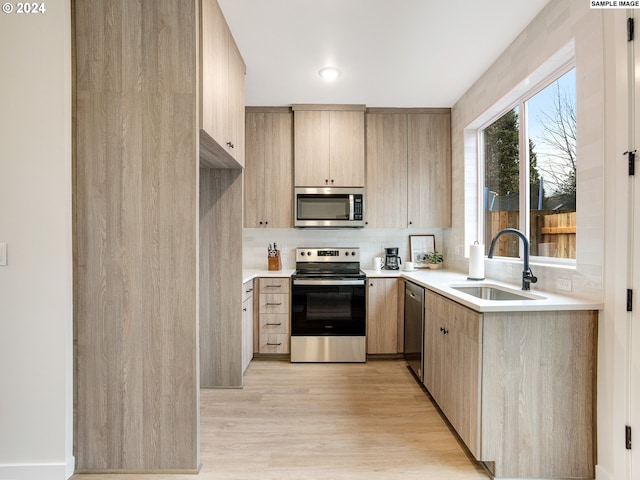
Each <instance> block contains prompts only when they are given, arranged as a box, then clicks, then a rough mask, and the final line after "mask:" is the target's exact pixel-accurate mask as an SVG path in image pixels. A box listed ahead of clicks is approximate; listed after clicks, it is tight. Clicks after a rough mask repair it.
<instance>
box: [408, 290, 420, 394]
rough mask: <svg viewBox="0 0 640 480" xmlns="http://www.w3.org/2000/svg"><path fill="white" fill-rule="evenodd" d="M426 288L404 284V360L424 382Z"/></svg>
mask: <svg viewBox="0 0 640 480" xmlns="http://www.w3.org/2000/svg"><path fill="white" fill-rule="evenodd" d="M423 345H424V288H423V287H421V286H420V285H416V284H415V283H412V282H409V281H405V284H404V358H405V360H406V361H407V364H408V365H409V368H410V369H411V370H412V371H413V373H414V374H415V375H416V377H418V378H419V379H420V382H423V381H424V377H423V372H424V359H423V354H422V350H423Z"/></svg>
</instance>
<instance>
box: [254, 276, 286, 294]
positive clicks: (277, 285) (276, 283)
mask: <svg viewBox="0 0 640 480" xmlns="http://www.w3.org/2000/svg"><path fill="white" fill-rule="evenodd" d="M260 293H289V279H288V278H261V279H260Z"/></svg>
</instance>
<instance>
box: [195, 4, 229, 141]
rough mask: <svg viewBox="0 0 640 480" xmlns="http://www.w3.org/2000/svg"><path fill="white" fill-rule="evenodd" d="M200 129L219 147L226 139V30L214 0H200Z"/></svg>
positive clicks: (227, 48) (227, 44)
mask: <svg viewBox="0 0 640 480" xmlns="http://www.w3.org/2000/svg"><path fill="white" fill-rule="evenodd" d="M201 25H202V28H201V36H202V39H201V45H202V48H201V52H200V55H201V63H202V85H201V88H202V98H201V99H200V101H201V103H200V108H201V118H202V123H201V128H202V129H203V130H204V131H206V132H207V133H208V134H209V135H210V136H211V138H213V139H214V140H215V141H216V142H218V144H219V145H220V146H222V147H224V146H225V144H226V142H227V141H229V138H228V134H227V129H228V125H227V122H228V112H229V96H228V90H229V73H228V72H229V30H228V28H227V24H226V22H225V20H224V16H223V15H222V11H221V10H220V7H219V6H218V2H217V1H216V0H202V10H201Z"/></svg>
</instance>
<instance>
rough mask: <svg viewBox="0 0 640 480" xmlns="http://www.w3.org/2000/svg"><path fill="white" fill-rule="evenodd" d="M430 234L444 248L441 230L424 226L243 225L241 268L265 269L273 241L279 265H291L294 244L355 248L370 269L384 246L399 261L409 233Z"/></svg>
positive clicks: (405, 255)
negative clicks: (394, 249)
mask: <svg viewBox="0 0 640 480" xmlns="http://www.w3.org/2000/svg"><path fill="white" fill-rule="evenodd" d="M423 234H432V235H434V236H435V241H436V249H437V250H439V251H443V250H444V256H445V265H446V261H447V254H446V249H445V246H444V245H443V230H442V229H428V230H414V229H377V228H364V229H335V230H325V229H295V228H245V229H244V230H243V262H242V263H243V267H244V268H246V269H266V268H267V247H268V246H269V244H272V243H274V242H275V243H277V244H278V248H279V249H280V253H281V257H282V268H284V269H291V268H295V266H296V265H295V264H296V260H295V249H296V248H298V247H359V248H360V265H361V268H362V269H364V270H369V269H372V268H373V259H374V257H380V256H381V257H384V249H385V248H386V247H398V248H399V254H400V257H401V258H402V261H403V262H404V261H405V260H407V259H409V257H410V254H409V235H423Z"/></svg>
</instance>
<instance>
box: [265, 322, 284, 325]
mask: <svg viewBox="0 0 640 480" xmlns="http://www.w3.org/2000/svg"><path fill="white" fill-rule="evenodd" d="M267 325H275V326H278V325H282V322H280V323H267Z"/></svg>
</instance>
